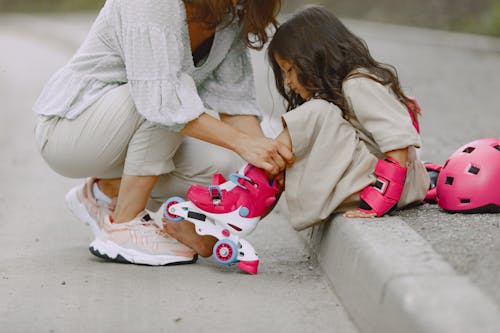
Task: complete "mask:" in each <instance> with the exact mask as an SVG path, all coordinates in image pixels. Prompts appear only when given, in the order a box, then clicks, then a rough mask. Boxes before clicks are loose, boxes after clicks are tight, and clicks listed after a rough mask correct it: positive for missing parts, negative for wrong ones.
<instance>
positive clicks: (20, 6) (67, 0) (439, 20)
mask: <svg viewBox="0 0 500 333" xmlns="http://www.w3.org/2000/svg"><path fill="white" fill-rule="evenodd" d="M103 3H104V0H0V13H2V12H4V13H5V12H68V11H89V10H97V9H99V8H100V7H101V6H102V4H103ZM304 4H322V5H324V6H326V7H328V8H330V9H331V10H333V11H334V12H335V13H336V14H337V15H338V16H342V17H347V18H356V19H363V20H370V21H378V22H385V23H395V24H402V25H410V26H420V27H429V28H434V29H443V30H451V31H460V32H469V33H477V34H485V35H493V36H500V0H419V1H415V0H376V1H373V0H316V1H314V0H312V1H308V0H283V12H285V13H286V12H291V11H293V10H294V9H296V8H298V7H300V6H302V5H304Z"/></svg>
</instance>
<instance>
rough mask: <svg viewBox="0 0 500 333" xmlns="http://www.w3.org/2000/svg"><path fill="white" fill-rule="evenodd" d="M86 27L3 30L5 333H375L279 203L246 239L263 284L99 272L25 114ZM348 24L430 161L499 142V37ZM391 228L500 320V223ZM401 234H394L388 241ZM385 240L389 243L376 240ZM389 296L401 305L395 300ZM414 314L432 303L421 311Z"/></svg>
mask: <svg viewBox="0 0 500 333" xmlns="http://www.w3.org/2000/svg"><path fill="white" fill-rule="evenodd" d="M92 18H93V16H92V15H71V16H52V17H49V16H36V17H33V16H24V15H9V16H2V17H1V18H0V45H1V49H2V52H0V101H1V102H2V103H1V106H2V110H3V111H2V112H0V149H1V150H2V152H3V154H2V156H3V157H4V160H3V162H2V163H0V184H1V185H0V208H2V209H1V210H0V244H1V245H0V247H1V249H2V251H1V253H0V332H68V331H75V332H79V331H81V332H87V331H93V332H106V331H115V330H121V331H124V332H128V331H130V332H133V331H144V330H146V329H147V330H148V331H151V332H165V331H172V330H174V329H175V330H176V331H179V332H193V331H195V330H204V331H219V330H223V329H228V328H231V330H233V331H236V332H250V331H251V332H254V331H258V330H260V331H262V332H271V331H275V332H326V331H332V332H357V331H358V329H359V328H360V327H361V331H374V332H375V331H376V329H375V328H372V329H367V328H366V326H364V325H365V323H366V320H365V319H366V318H367V317H369V314H367V313H364V314H363V313H357V312H356V309H359V308H360V307H359V305H361V304H362V303H363V302H364V300H363V299H360V298H354V299H352V298H349V299H348V298H346V297H344V298H342V297H343V296H342V295H348V294H347V293H344V294H342V292H343V291H344V289H342V285H337V286H336V285H335V283H334V282H335V280H333V281H332V274H331V273H330V271H329V269H330V268H331V266H327V265H325V264H324V261H323V263H322V262H321V260H320V264H321V267H319V266H318V265H316V264H315V261H314V260H310V259H308V257H309V251H308V249H307V248H306V246H305V245H304V243H303V241H302V239H301V238H300V237H299V236H298V235H297V233H295V232H294V231H293V230H291V228H290V227H289V225H288V223H287V222H286V206H285V205H279V206H278V210H277V211H275V212H274V213H273V214H272V215H271V216H270V217H269V218H268V219H267V221H266V222H263V223H262V224H261V225H260V226H259V228H257V230H256V232H255V233H254V234H252V235H251V237H250V241H251V242H252V244H253V245H254V246H255V248H256V249H257V250H258V251H259V256H260V257H261V261H262V264H261V270H260V273H259V274H258V275H257V276H248V275H244V274H241V273H239V272H237V271H236V269H235V268H233V267H221V266H219V265H217V264H215V263H213V262H212V261H211V260H210V259H201V260H200V261H199V262H198V263H197V264H194V265H188V266H176V267H160V268H158V267H157V268H152V267H146V266H132V265H118V264H109V263H104V262H103V261H101V260H99V259H97V258H94V257H93V256H91V255H90V254H89V252H88V250H87V246H88V243H89V242H90V241H91V237H90V230H88V228H87V227H86V226H84V225H81V224H80V223H79V222H78V221H76V220H75V219H74V218H73V217H72V216H71V215H70V214H69V213H68V211H67V210H66V208H65V206H64V201H63V198H64V194H65V192H66V191H67V190H68V189H69V188H71V187H72V186H73V185H74V184H78V183H79V181H76V180H68V179H64V178H61V177H59V176H58V175H56V174H55V173H53V172H52V171H51V170H50V169H49V168H48V167H47V166H46V165H45V164H44V162H43V161H42V160H41V158H40V157H39V155H38V153H37V152H36V149H35V146H34V142H33V131H32V122H33V118H34V116H33V114H32V113H31V105H32V104H33V102H34V99H35V98H36V96H37V94H38V93H39V92H40V89H41V87H42V85H43V83H44V82H45V81H46V80H47V79H48V77H49V76H50V75H51V74H52V73H53V72H54V70H56V69H57V68H58V67H59V66H60V65H62V64H63V63H64V62H66V61H67V60H68V59H69V57H70V56H71V55H72V53H73V52H74V50H75V49H76V48H77V47H78V45H79V41H81V40H82V39H83V38H84V37H85V35H86V32H87V29H88V27H89V25H90V23H91V21H92ZM346 23H347V24H348V26H349V27H350V28H351V29H352V30H353V31H354V32H356V33H358V34H359V35H360V36H362V37H363V38H364V39H365V40H366V41H367V42H368V45H369V47H370V49H371V50H372V53H373V55H374V57H375V58H376V59H377V60H379V61H382V62H387V63H390V64H393V65H395V66H396V67H397V68H398V71H399V75H400V78H401V80H402V83H403V88H404V89H405V91H407V92H408V93H409V94H411V95H414V96H416V97H417V98H418V99H419V101H420V103H421V105H422V108H423V117H422V128H423V138H424V148H423V150H422V158H423V159H424V160H427V161H433V162H436V163H443V162H444V161H445V160H446V158H447V157H448V156H449V155H450V154H451V153H452V152H453V151H454V150H455V149H457V148H458V147H459V146H461V145H462V144H465V143H466V142H469V141H471V140H473V139H477V138H481V137H499V136H500V125H499V124H500V122H499V107H498V105H497V104H498V103H497V102H496V100H495V97H496V95H497V94H498V92H497V91H498V88H499V87H500V41H499V40H498V39H491V38H485V37H479V36H470V35H460V34H450V33H445V32H440V31H431V30H425V29H413V28H405V27H398V26H390V25H381V24H372V23H363V22H359V21H349V20H347V21H346ZM253 56H254V59H253V60H254V64H255V68H256V82H257V83H258V84H257V89H258V96H259V98H260V102H261V105H262V106H263V108H264V109H265V110H266V111H268V112H271V113H272V117H271V118H272V119H271V120H270V121H268V122H267V123H266V131H267V132H268V133H269V134H276V133H277V132H278V131H279V130H280V125H279V121H277V120H276V118H277V117H279V114H280V113H281V111H282V104H281V101H280V100H279V99H278V98H277V96H276V94H275V93H274V92H273V91H274V90H275V88H274V86H273V83H272V82H273V81H272V73H271V72H270V71H269V70H268V68H267V65H266V64H264V60H263V58H264V55H263V54H262V53H260V54H257V53H254V54H253ZM261 82H265V84H264V83H262V84H261ZM391 219H394V220H397V221H398V222H397V225H398V227H394V226H391V223H393V222H391V221H393V220H391ZM401 220H403V221H404V222H403V221H401ZM366 223H367V222H363V225H365V226H367V227H366V228H365V229H363V228H362V227H361V228H360V229H359V230H361V231H360V232H365V231H364V230H369V228H374V229H372V233H371V234H370V235H365V236H371V237H372V238H367V241H372V240H373V239H374V237H375V238H376V237H377V235H378V234H377V232H375V231H377V230H378V231H380V229H378V228H377V224H372V225H368V224H366ZM375 223H379V222H375ZM383 224H389V227H388V228H386V229H384V230H387V232H389V233H390V232H391V230H395V229H397V228H399V227H401V228H407V229H411V230H412V232H413V231H414V234H411V235H413V236H411V237H408V239H406V241H407V242H408V243H409V245H410V246H409V247H408V248H411V246H416V245H415V244H414V243H419V244H418V245H422V246H428V247H429V250H428V251H429V253H431V252H432V253H431V254H429V257H432V258H437V257H439V260H438V261H439V263H438V264H437V265H438V266H439V267H440V269H441V268H443V267H444V268H443V271H446V272H447V274H449V275H453V276H458V277H459V278H460V281H461V282H462V281H463V283H464V284H465V285H466V286H467V287H469V286H473V287H477V288H478V295H480V297H479V298H478V299H479V301H480V303H481V301H483V300H484V299H486V300H487V302H486V303H488V304H487V305H488V310H489V311H491V309H492V307H491V305H492V306H493V309H494V310H493V311H495V310H496V309H498V308H500V227H499V224H500V217H499V215H498V214H497V215H460V214H456V215H450V214H446V213H443V212H442V211H440V210H439V209H438V207H436V206H422V207H418V208H416V209H412V210H408V211H403V212H400V213H397V214H396V217H393V218H389V219H388V221H387V220H385V222H380V225H383ZM346 228H349V224H346V223H345V222H344V221H335V220H334V221H333V223H331V228H330V229H331V230H330V231H328V232H329V234H328V235H333V236H338V235H341V236H342V235H343V234H342V233H348V232H350V231H349V229H346ZM350 230H352V229H350ZM359 230H357V231H359ZM398 230H399V229H398ZM405 230H406V229H405ZM353 235H354V234H353ZM358 235H359V234H358ZM405 235H406V234H405ZM414 235H417V236H418V237H417V236H414ZM395 236H397V235H392V234H388V235H387V239H396V237H395ZM333 238H335V237H333ZM333 238H332V239H333ZM325 239H326V238H325ZM325 239H323V240H322V242H319V241H318V242H319V243H317V244H313V246H318V247H320V248H321V249H322V251H323V252H322V253H323V254H324V253H325V252H324V251H325V249H328V248H330V246H332V245H335V244H332V243H328V239H326V240H325ZM335 239H337V240H338V239H339V238H338V237H337V238H335ZM384 239H385V235H381V236H380V238H378V239H375V241H384ZM339 242H340V241H339ZM355 245H356V246H359V247H362V246H363V244H361V243H360V244H355ZM433 251H436V252H437V254H436V253H434V252H433ZM336 253H338V252H336ZM369 255H370V253H368V257H367V258H370V257H369ZM387 255H388V256H390V255H392V253H388V254H387ZM327 258H328V257H327ZM391 258H392V257H391ZM320 259H321V258H320ZM323 259H324V257H323ZM436 260H437V259H436ZM360 261H361V260H360ZM388 261H389V262H388V263H386V264H387V265H388V266H387V268H388V270H390V268H391V267H390V265H391V264H392V263H391V262H390V260H388ZM370 262H371V263H372V265H374V263H378V262H379V261H376V260H373V261H369V260H368V261H367V267H362V268H366V270H365V271H364V272H365V273H366V272H370V269H372V268H373V267H368V266H370ZM433 262H434V261H433ZM335 264H336V262H332V265H333V266H334V268H335V270H334V271H335V272H340V271H341V269H342V267H339V266H338V265H337V266H335ZM448 266H449V267H448ZM344 268H345V267H344ZM377 270H380V268H373V271H374V272H377ZM361 273H362V272H361ZM360 276H361V275H360ZM363 277H364V276H361V277H360V278H359V280H360V281H361V280H362V278H363ZM353 282H354V281H353ZM331 283H333V289H332V288H330V287H331ZM395 288H396V287H395ZM397 290H398V289H397V288H396V289H395V291H397ZM335 291H336V293H337V294H336V293H335ZM453 292H454V291H453V290H451V293H453ZM457 293H458V294H460V293H459V291H458V290H457ZM337 295H339V296H340V299H341V300H342V303H341V302H340V301H339V298H338V297H337ZM388 295H389V296H390V297H395V298H397V296H398V295H397V292H395V293H393V294H391V290H388ZM389 296H388V297H389ZM417 296H418V295H417ZM424 296H425V295H424ZM416 301H418V298H416ZM429 301H431V300H430V299H429ZM434 301H435V299H434ZM438 301H439V300H438ZM353 303H355V304H354V305H353ZM437 303H438V304H439V302H437ZM395 304H398V303H397V302H395ZM415 304H425V300H424V303H418V302H416V303H415ZM478 307H481V304H479V305H478ZM346 308H347V310H348V311H349V315H348V314H347V312H346ZM353 309H354V311H353ZM369 310H370V309H368V310H367V311H369ZM422 310H423V311H422V312H424V311H425V309H422ZM437 315H438V316H439V313H438V314H437ZM350 318H353V320H354V322H356V326H355V325H354V324H353V322H352V321H351V319H350ZM458 319H460V318H457V320H458ZM432 329H433V327H431V328H429V330H428V331H429V332H431V331H432ZM499 331H500V326H499ZM426 332H427V330H426Z"/></svg>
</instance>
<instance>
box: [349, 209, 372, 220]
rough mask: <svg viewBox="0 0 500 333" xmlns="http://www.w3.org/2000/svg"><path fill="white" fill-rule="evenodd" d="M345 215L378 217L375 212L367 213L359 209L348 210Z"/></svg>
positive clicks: (350, 216)
mask: <svg viewBox="0 0 500 333" xmlns="http://www.w3.org/2000/svg"><path fill="white" fill-rule="evenodd" d="M344 216H345V217H349V218H352V217H362V218H373V217H376V216H377V214H375V213H370V214H368V213H365V212H360V211H359V210H348V211H347V212H345V213H344Z"/></svg>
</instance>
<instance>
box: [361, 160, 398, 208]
mask: <svg viewBox="0 0 500 333" xmlns="http://www.w3.org/2000/svg"><path fill="white" fill-rule="evenodd" d="M406 172H407V169H406V168H405V167H402V166H401V165H399V162H398V161H396V160H395V159H393V158H391V157H387V158H386V159H384V160H379V161H378V162H377V164H376V166H375V170H374V174H375V176H376V181H375V183H374V184H371V185H368V186H367V187H365V188H364V189H363V190H362V191H361V192H360V197H361V205H360V207H359V208H358V210H359V211H361V212H365V213H375V214H376V215H377V216H383V215H384V214H385V213H387V212H388V211H389V210H391V209H392V208H393V207H394V206H395V205H396V204H397V203H398V201H399V199H400V198H401V194H402V193H403V189H404V183H405V179H406Z"/></svg>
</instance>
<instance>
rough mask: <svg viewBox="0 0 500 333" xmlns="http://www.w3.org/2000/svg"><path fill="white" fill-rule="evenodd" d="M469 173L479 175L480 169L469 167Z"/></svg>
mask: <svg viewBox="0 0 500 333" xmlns="http://www.w3.org/2000/svg"><path fill="white" fill-rule="evenodd" d="M467 171H468V172H469V173H472V174H474V175H477V174H478V173H479V168H478V167H475V166H473V165H471V166H470V167H469V170H467Z"/></svg>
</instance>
